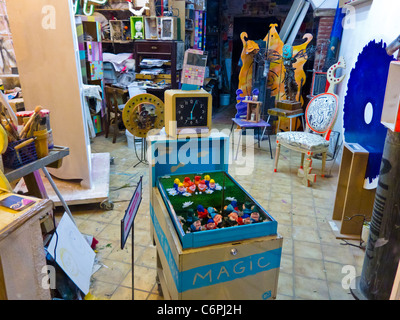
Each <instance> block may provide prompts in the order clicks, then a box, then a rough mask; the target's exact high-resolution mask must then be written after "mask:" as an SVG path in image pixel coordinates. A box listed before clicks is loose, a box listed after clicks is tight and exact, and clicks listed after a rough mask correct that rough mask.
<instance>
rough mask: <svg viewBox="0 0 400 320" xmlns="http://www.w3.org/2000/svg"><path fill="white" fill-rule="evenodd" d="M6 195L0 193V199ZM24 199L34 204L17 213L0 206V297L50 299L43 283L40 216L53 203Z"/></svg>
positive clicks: (42, 248) (51, 208) (50, 208)
mask: <svg viewBox="0 0 400 320" xmlns="http://www.w3.org/2000/svg"><path fill="white" fill-rule="evenodd" d="M9 195H11V194H8V193H3V194H1V195H0V200H2V199H4V198H6V197H7V196H9ZM24 198H27V199H30V200H34V201H36V203H35V204H34V205H32V206H30V207H28V208H26V209H24V210H22V211H19V212H17V213H16V212H15V211H13V210H11V209H7V208H5V207H1V208H0V300H50V299H51V294H50V290H49V289H48V288H46V286H43V279H45V275H47V273H46V272H45V267H46V256H45V250H44V247H43V237H42V231H41V224H40V219H41V218H44V217H45V216H46V215H48V214H49V213H51V212H52V210H53V207H54V204H53V202H52V201H51V200H48V199H44V200H40V199H36V198H32V197H25V196H24Z"/></svg>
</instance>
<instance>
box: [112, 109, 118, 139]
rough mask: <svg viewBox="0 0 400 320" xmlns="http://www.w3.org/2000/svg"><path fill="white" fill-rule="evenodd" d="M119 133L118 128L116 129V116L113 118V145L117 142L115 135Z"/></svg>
mask: <svg viewBox="0 0 400 320" xmlns="http://www.w3.org/2000/svg"><path fill="white" fill-rule="evenodd" d="M118 133H119V128H118V115H115V116H114V136H113V143H115V142H116V141H117V135H118Z"/></svg>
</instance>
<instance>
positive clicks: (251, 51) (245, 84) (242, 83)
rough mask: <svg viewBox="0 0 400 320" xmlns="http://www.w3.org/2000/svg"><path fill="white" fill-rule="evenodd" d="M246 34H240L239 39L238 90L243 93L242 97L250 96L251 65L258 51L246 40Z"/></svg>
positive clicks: (258, 49)
mask: <svg viewBox="0 0 400 320" xmlns="http://www.w3.org/2000/svg"><path fill="white" fill-rule="evenodd" d="M247 38H248V36H247V33H246V32H242V33H241V34H240V39H241V40H242V43H243V50H242V55H241V56H240V57H241V59H242V68H241V69H240V73H239V89H241V90H242V91H243V93H242V96H250V95H251V91H252V83H253V63H254V56H255V55H256V54H257V53H258V52H259V51H260V47H259V46H258V44H257V43H255V42H254V41H252V40H248V39H247Z"/></svg>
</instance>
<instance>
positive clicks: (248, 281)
mask: <svg viewBox="0 0 400 320" xmlns="http://www.w3.org/2000/svg"><path fill="white" fill-rule="evenodd" d="M152 204H153V205H154V207H153V206H152V207H151V208H150V215H151V231H152V236H153V239H154V242H155V244H156V246H157V278H158V281H159V284H160V289H161V291H162V292H160V293H161V294H162V295H163V296H164V299H167V300H168V299H172V300H247V299H248V300H270V299H275V298H276V294H277V285H278V277H279V268H280V261H281V255H282V242H283V238H282V237H281V236H280V235H279V234H276V235H273V236H267V237H253V238H252V239H248V240H242V241H235V242H225V243H221V244H217V245H212V246H206V247H202V248H197V249H183V248H182V246H181V244H180V241H179V238H178V237H177V234H176V232H175V229H174V226H173V223H172V221H171V218H170V216H169V215H168V212H167V211H166V207H165V205H164V202H163V199H162V197H161V195H160V193H159V191H158V189H157V188H154V190H153V192H152ZM233 228H235V227H233ZM220 240H222V241H223V240H224V239H223V238H222V239H220Z"/></svg>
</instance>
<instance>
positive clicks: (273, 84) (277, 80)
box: [264, 24, 313, 101]
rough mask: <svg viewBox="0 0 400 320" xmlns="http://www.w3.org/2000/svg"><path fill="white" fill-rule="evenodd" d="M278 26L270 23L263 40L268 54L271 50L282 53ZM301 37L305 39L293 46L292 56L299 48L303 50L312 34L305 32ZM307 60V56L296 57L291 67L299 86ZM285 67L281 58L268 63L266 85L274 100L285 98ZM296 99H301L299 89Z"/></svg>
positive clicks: (303, 77) (304, 80)
mask: <svg viewBox="0 0 400 320" xmlns="http://www.w3.org/2000/svg"><path fill="white" fill-rule="evenodd" d="M277 27H278V25H277V24H271V25H270V30H269V32H268V34H267V35H266V37H265V38H264V41H265V42H266V47H267V48H268V56H269V53H271V52H276V53H277V54H278V55H280V56H282V54H283V47H284V45H285V44H284V43H283V41H282V40H281V38H280V37H279V33H278V32H277V30H276V28H277ZM303 39H305V40H306V41H305V42H304V43H302V44H300V45H298V46H293V47H292V48H293V52H292V54H293V56H295V55H296V54H297V53H299V52H300V51H301V50H305V49H306V48H307V46H308V44H309V43H310V42H311V40H312V39H313V35H312V34H310V33H307V34H305V35H304V36H303ZM306 62H307V58H306V57H303V58H301V59H298V60H297V61H296V62H294V63H293V68H294V69H295V76H294V78H295V81H296V83H297V85H298V87H299V88H300V87H301V86H302V84H304V83H306V74H305V71H304V69H303V67H304V64H305V63H306ZM284 75H285V67H284V66H283V63H282V60H280V59H278V60H275V61H271V63H270V71H269V74H268V82H267V86H268V88H269V89H271V96H272V97H275V99H276V100H287V97H286V95H285V86H284V79H285V76H284ZM296 100H297V101H299V100H300V101H302V99H300V90H299V92H298V93H297V95H296Z"/></svg>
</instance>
